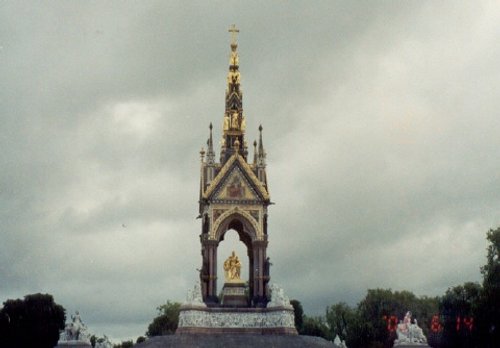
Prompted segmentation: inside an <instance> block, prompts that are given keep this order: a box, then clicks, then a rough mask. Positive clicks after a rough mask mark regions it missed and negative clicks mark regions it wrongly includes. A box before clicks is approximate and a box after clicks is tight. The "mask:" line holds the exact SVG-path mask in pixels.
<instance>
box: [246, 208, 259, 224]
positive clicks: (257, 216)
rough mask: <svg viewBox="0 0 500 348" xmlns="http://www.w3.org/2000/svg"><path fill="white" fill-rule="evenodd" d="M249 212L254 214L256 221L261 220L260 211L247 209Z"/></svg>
mask: <svg viewBox="0 0 500 348" xmlns="http://www.w3.org/2000/svg"><path fill="white" fill-rule="evenodd" d="M247 212H248V213H249V214H250V215H252V217H253V218H254V219H255V221H257V222H259V220H260V219H259V211H258V210H247Z"/></svg>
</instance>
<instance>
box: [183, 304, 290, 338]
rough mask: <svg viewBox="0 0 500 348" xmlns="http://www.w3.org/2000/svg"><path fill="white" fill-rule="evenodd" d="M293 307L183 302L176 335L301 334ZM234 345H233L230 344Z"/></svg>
mask: <svg viewBox="0 0 500 348" xmlns="http://www.w3.org/2000/svg"><path fill="white" fill-rule="evenodd" d="M294 318H295V317H294V312H293V308H288V307H287V308H285V307H273V308H224V307H219V308H215V307H205V308H203V307H191V306H182V307H181V311H180V313H179V326H178V327H177V331H176V332H175V333H176V335H185V334H198V335H200V334H201V335H220V334H237V335H244V334H253V335H297V330H296V329H295V319H294ZM228 346H230V345H228Z"/></svg>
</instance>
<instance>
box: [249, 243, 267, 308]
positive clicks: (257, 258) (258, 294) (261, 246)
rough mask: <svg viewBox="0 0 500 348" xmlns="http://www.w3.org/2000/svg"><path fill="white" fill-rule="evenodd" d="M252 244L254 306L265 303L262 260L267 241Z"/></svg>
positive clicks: (264, 258)
mask: <svg viewBox="0 0 500 348" xmlns="http://www.w3.org/2000/svg"><path fill="white" fill-rule="evenodd" d="M252 246H253V251H254V252H253V255H254V260H253V263H254V267H253V274H254V281H253V285H254V289H253V303H254V306H256V307H265V305H266V303H267V297H266V290H265V277H264V262H265V260H266V247H267V241H262V240H259V241H254V242H253V243H252Z"/></svg>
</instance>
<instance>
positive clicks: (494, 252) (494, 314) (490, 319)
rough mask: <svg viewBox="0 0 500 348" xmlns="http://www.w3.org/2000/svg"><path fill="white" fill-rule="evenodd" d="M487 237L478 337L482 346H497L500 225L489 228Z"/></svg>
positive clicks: (499, 323)
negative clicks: (495, 227)
mask: <svg viewBox="0 0 500 348" xmlns="http://www.w3.org/2000/svg"><path fill="white" fill-rule="evenodd" d="M486 238H487V239H488V242H489V245H488V248H487V255H486V265H484V266H483V267H482V268H481V273H482V274H483V293H482V296H481V301H480V304H479V306H478V307H479V308H478V310H477V314H476V316H477V331H478V332H477V337H478V342H479V345H480V346H481V347H496V346H497V345H498V342H500V227H498V228H497V229H496V230H489V231H488V233H487V235H486Z"/></svg>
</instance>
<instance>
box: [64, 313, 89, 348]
mask: <svg viewBox="0 0 500 348" xmlns="http://www.w3.org/2000/svg"><path fill="white" fill-rule="evenodd" d="M68 342H78V343H83V344H89V345H90V335H89V334H88V332H87V326H85V324H84V323H83V321H82V318H81V317H80V313H78V311H76V312H75V315H71V322H69V323H67V324H66V326H65V327H64V330H63V331H61V333H60V334H59V342H58V343H59V345H61V344H64V343H68Z"/></svg>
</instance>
